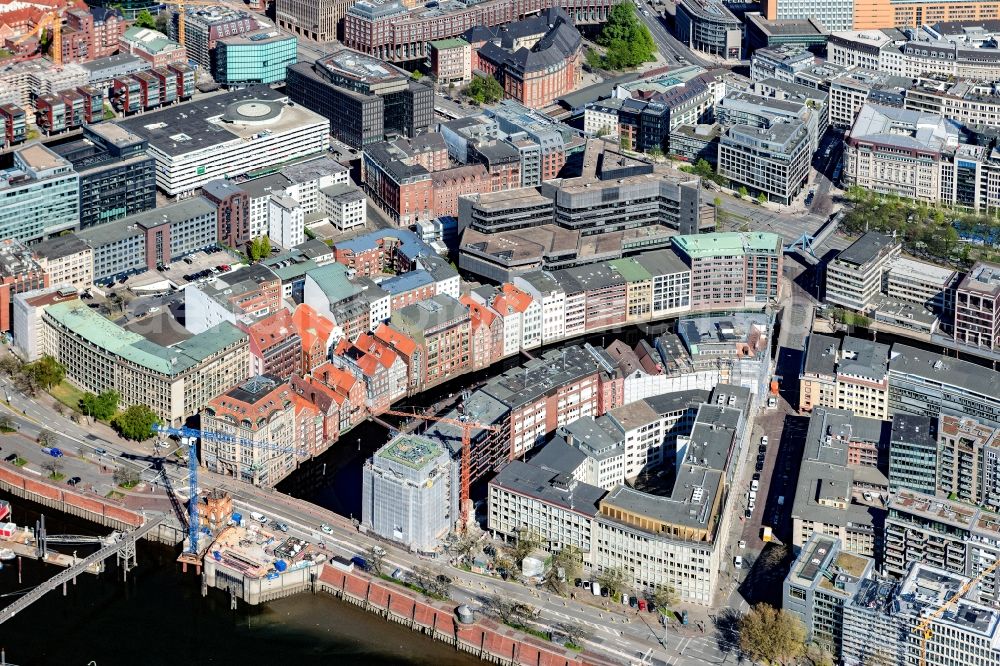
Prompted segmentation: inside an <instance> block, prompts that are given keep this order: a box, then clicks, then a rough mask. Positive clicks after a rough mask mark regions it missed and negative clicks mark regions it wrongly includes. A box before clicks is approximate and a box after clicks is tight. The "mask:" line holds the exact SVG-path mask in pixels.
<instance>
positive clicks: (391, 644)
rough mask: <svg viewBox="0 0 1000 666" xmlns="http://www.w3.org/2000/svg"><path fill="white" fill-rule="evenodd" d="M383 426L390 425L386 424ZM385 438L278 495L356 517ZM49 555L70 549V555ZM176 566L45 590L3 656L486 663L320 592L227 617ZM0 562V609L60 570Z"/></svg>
mask: <svg viewBox="0 0 1000 666" xmlns="http://www.w3.org/2000/svg"><path fill="white" fill-rule="evenodd" d="M640 337H646V336H645V335H644V333H643V331H640V330H639V329H636V328H634V327H628V328H625V329H623V330H621V331H617V332H615V333H607V334H604V335H594V336H589V337H588V338H586V341H589V342H591V343H592V344H595V345H604V344H610V343H611V342H612V340H614V339H615V338H620V339H622V340H624V341H625V342H627V343H628V344H630V345H634V344H635V343H636V342H637V341H638V339H639V338H640ZM583 341H584V339H580V340H573V341H571V342H567V343H564V344H582V343H583ZM553 346H554V347H556V346H562V345H553ZM543 351H544V350H538V352H533V355H535V356H538V355H540V354H541V353H542V352H543ZM525 360H526V359H524V358H523V357H514V358H511V359H506V360H505V361H504V362H503V364H502V365H501V366H500V367H492V368H489V369H488V370H486V371H480V372H477V373H471V374H469V375H463V376H462V377H459V378H456V379H455V380H452V381H450V382H446V383H445V384H443V385H441V386H439V387H436V388H434V389H432V390H430V391H426V392H424V393H422V394H421V395H419V396H415V397H413V398H409V399H406V400H404V401H402V402H401V403H400V404H397V405H395V406H394V408H395V409H399V410H401V411H407V410H408V408H410V407H417V408H423V407H426V406H429V405H432V404H435V403H436V402H437V401H439V400H442V399H444V398H447V397H448V396H449V395H451V394H453V393H457V392H460V391H462V390H463V389H464V388H466V387H469V386H475V385H476V384H477V383H479V382H481V381H484V380H485V379H486V378H487V377H488V376H492V375H495V374H497V373H498V372H500V371H502V370H504V369H507V368H509V367H514V366H516V365H519V364H520V363H522V362H524V361H525ZM385 420H386V421H389V422H394V419H391V418H387V419H385ZM387 439H388V431H387V430H386V428H384V427H383V426H380V425H378V424H376V423H373V422H371V421H366V422H364V423H361V424H359V425H358V426H357V427H356V428H354V429H353V430H351V431H350V432H348V433H346V434H345V436H344V437H343V438H342V439H341V440H340V441H339V442H337V443H336V444H335V445H334V446H332V447H331V448H330V450H329V451H327V452H326V453H324V454H323V455H321V456H319V457H318V458H316V459H315V460H311V461H309V462H307V463H305V464H304V465H302V466H300V467H299V469H297V470H296V471H295V472H293V473H292V474H291V475H290V476H289V477H288V478H287V479H285V480H284V481H283V482H282V483H281V484H279V486H278V489H279V490H280V491H282V492H284V493H288V494H290V495H292V496H295V497H300V498H302V499H305V500H308V501H311V502H314V503H316V504H318V505H320V506H323V507H326V508H328V509H331V510H333V511H335V512H337V513H340V514H342V515H344V516H348V517H353V518H360V511H361V468H362V465H363V464H364V461H365V460H366V459H367V458H368V457H370V456H371V455H372V454H373V453H374V452H375V451H376V450H377V449H378V448H379V447H381V446H382V445H383V444H384V443H385V442H386V441H387ZM479 485H480V486H482V485H483V484H479ZM482 493H483V489H482V487H478V488H477V487H474V488H473V496H474V498H475V497H476V496H479V495H481V494H482ZM0 499H6V500H8V501H10V502H11V504H12V505H13V509H14V517H13V520H14V521H15V522H16V523H18V524H19V525H31V526H33V525H34V524H35V520H36V519H37V518H38V512H39V511H42V510H44V511H45V512H46V527H47V530H48V533H49V534H102V533H104V532H106V531H108V530H104V529H103V528H101V527H100V526H97V525H94V524H93V523H89V522H87V521H84V520H80V519H77V518H74V517H72V516H64V515H62V514H58V513H56V512H55V511H52V510H48V509H44V508H43V507H41V506H39V505H36V504H34V503H31V502H25V501H23V500H18V499H16V498H13V497H10V496H5V494H4V493H0ZM55 549H56V550H62V551H63V552H71V551H69V550H68V547H66V546H63V547H59V546H55ZM78 552H79V554H81V555H83V554H85V553H87V552H90V551H89V550H84V549H82V548H81V549H79V551H78ZM175 558H176V550H175V549H173V548H169V547H165V546H159V545H155V544H149V543H145V542H143V543H140V544H139V549H138V559H139V567H138V568H137V569H136V570H134V571H132V572H130V573H129V578H128V581H127V582H122V575H121V571H119V570H118V569H117V566H116V564H115V562H114V559H111V560H109V562H108V568H107V571H106V572H105V573H103V574H101V575H99V576H93V575H91V574H84V575H81V576H80V577H79V579H78V580H77V585H76V586H75V588H74V587H70V588H69V591H68V592H69V593H68V595H67V596H66V597H63V596H62V593H61V591H60V590H57V591H54V592H50V593H49V594H48V595H46V596H45V597H43V598H42V599H41V600H40V601H38V602H36V603H35V604H33V605H32V606H31V608H29V609H28V610H27V611H25V612H23V613H21V614H20V615H18V616H17V617H15V618H13V619H12V620H10V621H9V622H7V623H5V624H3V625H0V648H5V649H6V656H7V659H8V660H9V661H10V662H11V663H13V664H17V665H18V666H31V665H34V664H45V665H47V664H58V665H60V666H62V665H64V664H65V665H73V664H80V665H81V666H84V665H87V664H90V663H91V662H94V663H95V664H96V665H97V666H105V665H108V664H111V665H118V664H124V665H131V664H143V665H144V666H159V665H161V664H162V665H163V666H167V665H169V666H176V664H178V663H184V664H220V665H223V664H224V665H228V664H233V665H237V664H238V665H239V666H257V665H258V664H261V665H267V666H278V665H283V664H286V663H287V664H294V665H295V666H299V665H309V664H323V665H324V666H328V665H329V664H331V663H339V664H352V665H353V664H364V666H382V665H383V664H384V665H386V666H388V665H389V664H412V665H427V666H430V665H432V664H433V666H471V665H472V664H480V663H483V662H480V661H479V660H478V659H475V658H473V657H470V656H468V655H465V654H460V653H458V652H456V651H455V650H454V649H452V648H450V647H449V646H446V645H443V644H441V643H438V642H435V641H433V640H431V639H429V638H427V637H425V636H422V635H420V634H417V633H414V632H412V631H410V630H409V629H406V628H404V627H401V626H399V625H396V624H393V623H390V622H386V621H384V620H382V619H380V618H377V617H375V616H373V615H370V614H368V613H366V612H364V611H361V610H359V609H357V608H356V607H354V606H352V605H350V604H347V603H344V602H342V601H339V600H337V599H335V598H333V597H330V596H327V595H311V594H299V595H296V596H294V597H289V598H287V599H282V600H279V601H274V602H270V603H267V604H264V605H263V606H258V607H255V608H251V607H249V606H247V605H245V604H240V606H239V608H238V609H237V610H235V611H233V610H230V608H229V598H228V596H226V595H224V594H221V593H219V592H217V591H216V590H210V591H209V594H208V596H207V597H204V598H203V597H202V596H201V589H200V585H199V581H198V579H197V577H196V576H195V575H194V574H193V573H192V574H188V575H183V574H181V572H180V566H179V565H178V564H177V563H176V561H175ZM3 565H4V568H3V570H2V571H0V607H3V606H6V605H7V604H9V603H10V602H11V601H13V599H14V596H13V595H14V594H16V593H17V592H18V591H19V590H24V589H26V588H30V587H31V586H33V585H37V584H38V583H39V582H41V581H43V580H45V579H47V578H50V577H51V576H52V575H54V574H55V573H56V572H57V571H58V568H57V567H53V566H49V565H44V564H41V563H39V562H36V561H31V560H24V561H23V562H22V567H21V582H19V581H18V566H17V560H13V561H11V562H4V563H3Z"/></svg>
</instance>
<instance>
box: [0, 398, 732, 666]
mask: <svg viewBox="0 0 1000 666" xmlns="http://www.w3.org/2000/svg"><path fill="white" fill-rule="evenodd" d="M0 386H2V387H3V388H4V389H5V390H6V391H7V393H8V394H9V395H10V402H9V404H8V403H7V402H6V401H0V407H2V408H3V411H4V412H5V413H6V414H7V415H8V416H9V417H10V418H11V420H12V421H13V422H14V424H15V425H16V426H17V428H18V432H17V433H14V434H6V435H0V448H2V454H3V455H4V456H6V455H9V453H10V452H16V453H18V454H19V455H20V456H21V457H23V458H25V459H27V460H28V462H27V464H26V465H24V467H23V469H24V470H25V471H28V472H29V473H34V474H38V475H39V476H40V477H41V476H46V475H47V474H48V473H49V470H48V469H47V468H46V464H47V463H50V462H52V461H53V459H52V458H51V457H50V456H48V455H47V454H45V453H43V452H42V451H41V448H40V447H39V446H38V445H37V444H36V443H35V442H34V439H35V438H36V436H37V433H38V432H39V431H40V430H42V429H43V428H50V429H52V430H53V431H56V432H57V434H56V446H58V447H59V448H60V449H61V450H63V451H64V452H65V455H64V456H63V457H62V458H59V459H58V463H59V465H60V471H61V472H62V473H63V474H65V475H66V477H67V478H70V477H73V476H79V477H81V479H82V481H81V483H80V484H79V485H78V486H77V487H76V489H77V491H79V492H83V493H88V492H93V493H95V494H98V495H101V496H105V495H107V494H108V493H110V492H111V491H112V490H116V489H117V488H116V484H115V482H114V476H113V472H114V469H115V468H116V467H119V466H124V467H128V468H130V469H132V470H134V471H136V473H138V474H140V476H141V478H142V479H143V480H144V481H146V482H147V483H144V484H141V485H140V486H139V487H138V488H137V489H136V490H134V491H132V492H130V493H128V495H127V497H126V500H125V501H126V504H127V505H129V506H130V507H133V508H136V509H139V508H142V509H144V510H147V511H159V512H164V513H166V512H169V511H171V504H170V502H169V500H168V499H167V496H166V494H165V491H164V490H163V489H162V487H160V485H159V478H158V475H159V473H158V471H157V469H156V468H157V465H156V462H157V461H163V464H164V465H165V467H166V472H167V474H168V475H169V477H170V479H171V483H172V485H173V487H174V488H176V489H177V490H178V494H179V495H181V499H182V500H184V499H186V496H187V493H186V492H184V491H185V490H186V488H187V474H186V468H185V466H184V465H183V460H182V459H181V458H178V457H176V456H174V455H172V453H173V450H172V449H160V450H159V451H157V450H155V449H154V448H153V446H152V445H151V444H147V443H142V444H136V443H131V442H122V441H120V440H117V439H116V438H111V437H109V438H108V439H102V438H101V437H96V436H94V435H93V434H92V433H90V432H88V431H87V429H86V428H85V427H84V426H82V425H81V424H77V423H75V422H73V421H71V420H70V419H68V418H65V417H64V416H61V415H59V414H57V413H56V412H55V411H54V410H53V409H52V408H51V407H49V406H48V405H47V404H46V403H45V401H43V400H42V399H33V398H27V397H25V396H23V395H21V394H19V393H17V392H16V391H15V390H13V388H12V387H11V385H10V381H9V380H8V379H6V378H5V379H3V380H2V381H0ZM174 448H176V446H175V447H174ZM101 451H103V453H102V452H101ZM2 464H10V463H6V462H0V465H2ZM154 482H155V483H154ZM199 483H200V485H201V486H202V487H205V488H207V487H219V488H223V489H225V490H228V491H229V492H230V493H232V495H233V497H234V501H235V503H236V505H237V506H238V507H239V508H241V509H243V510H244V511H245V512H247V513H249V512H250V511H258V512H261V513H263V514H265V515H267V516H269V517H270V518H271V519H274V520H280V521H281V522H285V523H287V524H288V525H289V527H290V533H291V534H293V535H295V536H299V537H301V538H304V539H306V540H309V541H312V542H314V543H323V544H324V545H325V546H326V547H327V548H328V549H330V550H332V551H334V552H336V553H341V554H343V555H346V556H349V557H350V556H354V555H359V554H362V553H364V551H365V550H366V549H367V548H368V547H369V546H371V545H373V544H375V543H377V542H376V541H375V540H374V539H373V538H371V537H369V536H367V535H363V534H360V533H359V532H358V529H357V527H356V526H355V525H354V524H353V523H352V522H351V521H350V520H348V519H347V518H345V517H343V516H339V515H337V514H335V513H333V512H330V511H327V510H325V509H322V508H321V507H318V506H315V505H312V504H309V503H308V502H305V501H302V500H298V499H295V498H293V497H289V496H286V495H283V494H281V493H278V492H276V491H273V490H265V489H261V488H256V487H253V486H250V485H248V484H243V483H241V482H239V481H236V480H234V479H231V478H226V477H221V476H218V475H215V474H213V473H211V472H208V471H207V470H204V469H202V470H199ZM322 524H327V525H329V526H330V530H331V532H330V533H329V534H327V533H324V532H323V531H321V530H320V526H321V525H322ZM378 543H380V545H382V546H383V547H384V548H385V549H386V550H387V551H388V552H389V555H388V558H387V560H388V563H389V564H388V566H391V567H399V568H402V569H404V570H412V569H413V567H415V566H419V565H427V564H430V563H432V561H429V560H425V559H422V558H421V557H419V556H417V555H414V554H411V553H409V552H406V551H403V550H400V549H398V548H396V547H394V546H393V545H392V544H389V543H385V542H378ZM449 575H451V576H452V577H453V594H452V597H453V599H454V600H455V601H456V602H457V603H467V604H469V605H470V607H471V608H473V609H474V610H480V611H481V609H482V606H483V601H482V600H483V598H484V597H486V596H489V595H491V594H493V593H494V592H502V593H503V594H505V595H507V596H509V597H511V598H513V599H516V600H518V601H521V602H523V603H526V604H528V605H530V606H532V607H535V608H537V609H539V611H540V613H539V616H538V621H539V623H540V624H541V625H542V626H544V625H554V624H556V623H559V622H573V623H576V624H579V625H581V626H583V627H586V628H588V629H589V631H590V636H589V637H588V638H587V639H586V643H587V646H588V647H589V648H591V649H593V650H595V651H598V652H600V653H602V654H604V655H606V656H609V657H611V658H613V659H616V660H618V661H622V662H631V661H636V660H638V659H639V658H640V657H642V656H643V655H646V654H649V657H650V661H648V662H647V663H657V664H664V665H669V666H682V665H687V664H690V665H692V666H694V665H695V664H705V663H716V664H721V663H723V662H724V661H725V660H726V658H727V656H729V655H731V654H734V650H735V646H733V645H731V644H729V643H727V642H725V641H720V640H719V639H718V638H717V637H716V636H715V635H714V634H713V633H712V627H711V626H708V627H706V629H707V630H708V633H702V632H701V631H700V630H699V629H698V628H696V627H694V626H688V627H680V626H675V625H674V624H673V623H672V624H671V626H669V627H667V628H666V630H664V627H663V626H662V625H661V624H660V623H659V622H658V618H659V615H658V614H651V613H637V612H636V611H634V610H631V609H627V608H625V607H622V606H620V605H618V604H611V603H610V602H609V605H608V607H607V608H604V607H599V606H595V605H592V604H590V603H581V600H576V601H574V600H571V599H564V598H561V597H558V596H557V595H555V594H549V593H546V592H543V591H539V590H535V589H532V588H529V587H526V586H524V585H521V584H520V583H515V582H511V581H503V580H501V579H499V578H493V577H488V576H479V575H476V574H472V573H469V572H466V571H463V570H461V569H449ZM588 596H589V595H588ZM581 597H582V595H581ZM591 600H594V601H597V599H596V598H594V599H590V598H587V599H586V601H591ZM600 601H605V602H607V601H608V600H606V599H601V600H600ZM664 634H665V635H666V647H663V646H662V645H661V640H662V639H663V638H664ZM650 651H652V652H650Z"/></svg>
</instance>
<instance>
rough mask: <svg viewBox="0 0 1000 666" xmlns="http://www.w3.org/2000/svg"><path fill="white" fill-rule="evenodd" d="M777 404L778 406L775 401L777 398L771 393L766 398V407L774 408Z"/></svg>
mask: <svg viewBox="0 0 1000 666" xmlns="http://www.w3.org/2000/svg"><path fill="white" fill-rule="evenodd" d="M777 406H778V401H777V399H776V398H775V397H774V396H773V395H772V396H771V397H770V398H768V399H767V408H768V409H774V408H775V407H777Z"/></svg>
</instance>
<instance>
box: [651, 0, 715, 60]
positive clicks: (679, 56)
mask: <svg viewBox="0 0 1000 666" xmlns="http://www.w3.org/2000/svg"><path fill="white" fill-rule="evenodd" d="M633 1H634V2H635V6H636V13H637V14H638V16H639V20H641V21H642V22H643V23H645V24H646V27H647V28H649V33H650V35H652V37H653V41H654V42H655V43H656V48H657V49H658V50H659V52H660V55H662V56H663V58H664V60H666V61H667V65H669V66H680V65H688V64H690V65H698V66H699V67H704V68H706V69H709V68H711V67H712V63H710V62H708V61H707V60H705V59H704V58H702V57H701V56H698V55H696V54H695V53H694V52H693V51H692V50H691V49H689V48H688V47H687V46H685V45H684V44H683V43H682V42H681V41H680V40H678V39H677V38H676V37H674V36H673V35H671V34H670V31H669V30H667V27H666V25H664V23H663V18H662V17H661V16H660V12H659V10H658V9H656V8H655V6H650V5H649V4H647V3H644V2H642V0H633Z"/></svg>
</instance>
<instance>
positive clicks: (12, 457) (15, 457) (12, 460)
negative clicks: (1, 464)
mask: <svg viewBox="0 0 1000 666" xmlns="http://www.w3.org/2000/svg"><path fill="white" fill-rule="evenodd" d="M4 460H6V461H7V462H14V461H15V460H17V454H16V453H12V454H10V455H9V456H7V457H6V458H4Z"/></svg>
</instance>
